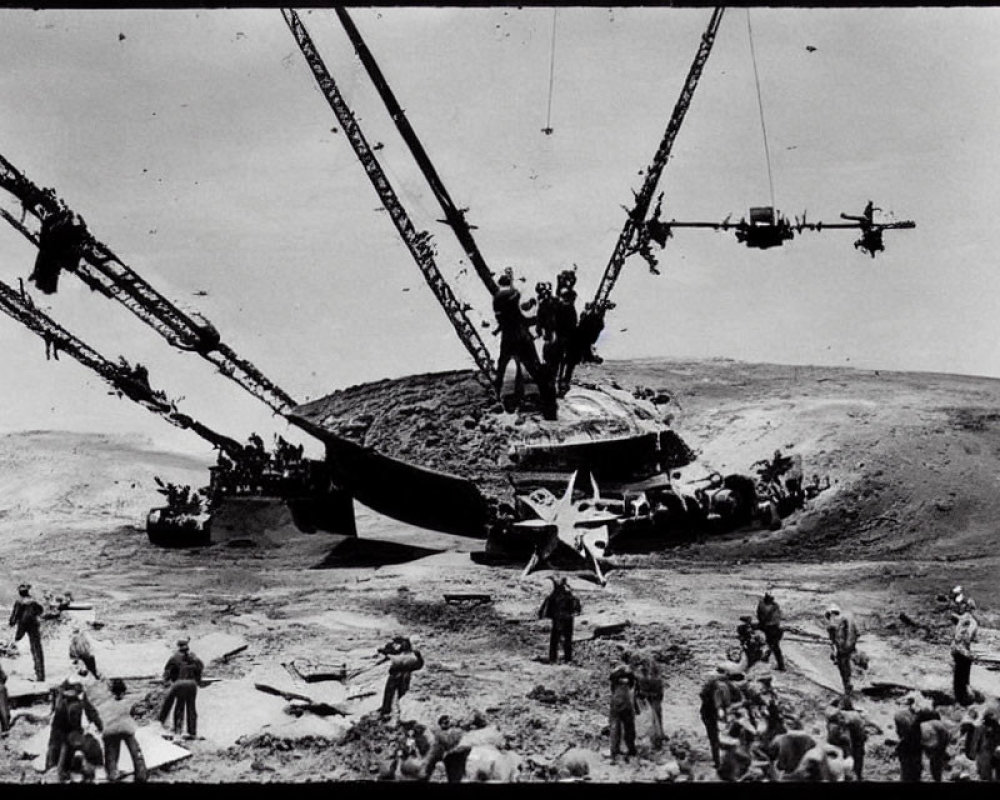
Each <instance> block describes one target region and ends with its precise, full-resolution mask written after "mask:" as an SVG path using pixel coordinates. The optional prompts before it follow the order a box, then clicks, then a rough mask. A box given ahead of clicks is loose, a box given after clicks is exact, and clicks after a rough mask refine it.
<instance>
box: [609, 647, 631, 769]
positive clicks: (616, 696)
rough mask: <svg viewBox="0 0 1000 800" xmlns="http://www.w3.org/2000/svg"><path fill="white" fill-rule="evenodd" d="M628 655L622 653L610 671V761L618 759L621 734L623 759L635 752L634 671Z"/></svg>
mask: <svg viewBox="0 0 1000 800" xmlns="http://www.w3.org/2000/svg"><path fill="white" fill-rule="evenodd" d="M629 659H630V656H629V654H628V653H627V652H625V653H622V663H621V664H619V665H618V666H617V667H615V668H614V669H613V670H612V671H611V713H610V715H609V727H610V728H611V763H612V764H614V763H617V761H618V747H619V744H620V743H621V737H622V734H623V733H624V734H625V752H626V756H625V760H626V761H628V759H629V758H630V757H632V756H634V755H635V754H636V751H635V712H636V702H637V701H636V696H635V673H634V672H633V671H632V667H631V666H629Z"/></svg>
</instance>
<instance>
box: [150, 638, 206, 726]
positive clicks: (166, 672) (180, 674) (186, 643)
mask: <svg viewBox="0 0 1000 800" xmlns="http://www.w3.org/2000/svg"><path fill="white" fill-rule="evenodd" d="M204 669H205V665H204V664H202V662H201V659H200V658H198V656H196V655H195V654H194V653H192V652H191V642H190V640H189V639H187V638H186V637H185V638H182V639H178V640H177V651H176V652H175V653H174V654H173V655H172V656H170V658H169V659H168V661H167V665H166V666H165V667H164V668H163V683H164V684H166V685H167V686H169V687H170V689H169V690H168V691H167V696H166V697H165V698H164V699H163V706H162V707H161V708H160V724H161V725H166V724H167V715H168V714H169V713H170V708H171V706H174V703H176V704H177V705H176V706H175V707H174V734H175V735H177V736H179V735H180V733H181V727H182V725H183V724H184V719H185V716H186V717H187V738H189V739H193V738H194V737H195V736H197V735H198V712H197V710H196V709H195V700H196V698H197V697H198V685H199V684H200V683H201V676H202V672H203V671H204Z"/></svg>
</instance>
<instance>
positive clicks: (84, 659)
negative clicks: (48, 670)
mask: <svg viewBox="0 0 1000 800" xmlns="http://www.w3.org/2000/svg"><path fill="white" fill-rule="evenodd" d="M69 658H70V661H79V662H81V663H82V664H83V665H84V666H85V667H86V668H87V672H89V673H90V674H91V675H93V676H94V677H95V678H97V679H98V680H100V678H101V676H100V675H99V674H98V672H97V659H96V658H94V652H93V650H91V648H90V640H89V639H88V638H87V634H86V633H84V631H83V629H82V628H79V627H77V628H74V629H73V638H72V639H70V640H69Z"/></svg>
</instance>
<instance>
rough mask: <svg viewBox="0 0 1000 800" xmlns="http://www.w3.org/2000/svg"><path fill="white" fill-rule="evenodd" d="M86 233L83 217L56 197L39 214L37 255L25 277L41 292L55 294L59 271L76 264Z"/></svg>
mask: <svg viewBox="0 0 1000 800" xmlns="http://www.w3.org/2000/svg"><path fill="white" fill-rule="evenodd" d="M43 213H44V212H43ZM86 236H87V224H86V223H85V222H84V221H83V217H81V216H80V215H79V214H77V213H75V212H73V211H71V210H70V209H69V208H67V207H66V205H65V204H64V203H63V202H62V201H61V200H59V201H58V205H57V206H56V208H55V209H53V210H52V211H50V212H48V213H44V216H42V227H41V230H40V232H39V234H38V256H37V257H36V259H35V268H34V270H32V273H31V275H30V276H28V280H29V281H31V282H32V283H34V284H35V286H37V287H38V289H39V291H41V292H42V293H43V294H55V292H56V288H57V287H58V285H59V273H60V272H61V271H62V270H64V269H67V270H74V269H76V268H77V267H78V266H79V264H80V258H81V255H82V252H81V248H82V247H83V243H84V241H85V239H86Z"/></svg>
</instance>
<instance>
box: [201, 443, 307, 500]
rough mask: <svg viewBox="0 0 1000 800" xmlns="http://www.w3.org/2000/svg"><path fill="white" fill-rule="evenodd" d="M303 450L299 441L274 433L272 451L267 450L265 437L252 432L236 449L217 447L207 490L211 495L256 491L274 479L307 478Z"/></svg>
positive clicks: (241, 493)
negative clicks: (218, 448)
mask: <svg viewBox="0 0 1000 800" xmlns="http://www.w3.org/2000/svg"><path fill="white" fill-rule="evenodd" d="M304 450H305V448H304V447H303V446H302V445H301V444H300V445H297V446H296V445H293V444H291V443H290V442H288V441H286V440H285V438H284V437H282V436H277V437H276V440H275V447H274V452H273V453H268V452H267V450H266V448H265V447H264V440H263V439H261V437H260V436H258V435H257V434H256V433H253V434H251V435H250V438H249V439H248V441H247V444H246V445H244V446H243V449H242V450H241V451H240V452H239V453H235V454H233V453H230V454H228V455H227V454H226V453H225V452H223V451H222V450H220V451H219V456H218V460H217V461H216V465H215V466H214V467H212V468H211V470H210V472H211V479H210V483H209V490H210V492H211V493H212V495H213V496H220V495H259V494H263V493H265V492H266V491H267V490H268V489H269V488H271V487H270V484H271V483H273V482H276V481H284V482H287V481H289V480H291V481H299V482H304V481H305V480H306V479H307V478H308V469H307V467H308V462H307V461H306V459H305V457H304ZM230 456H231V457H230Z"/></svg>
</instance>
